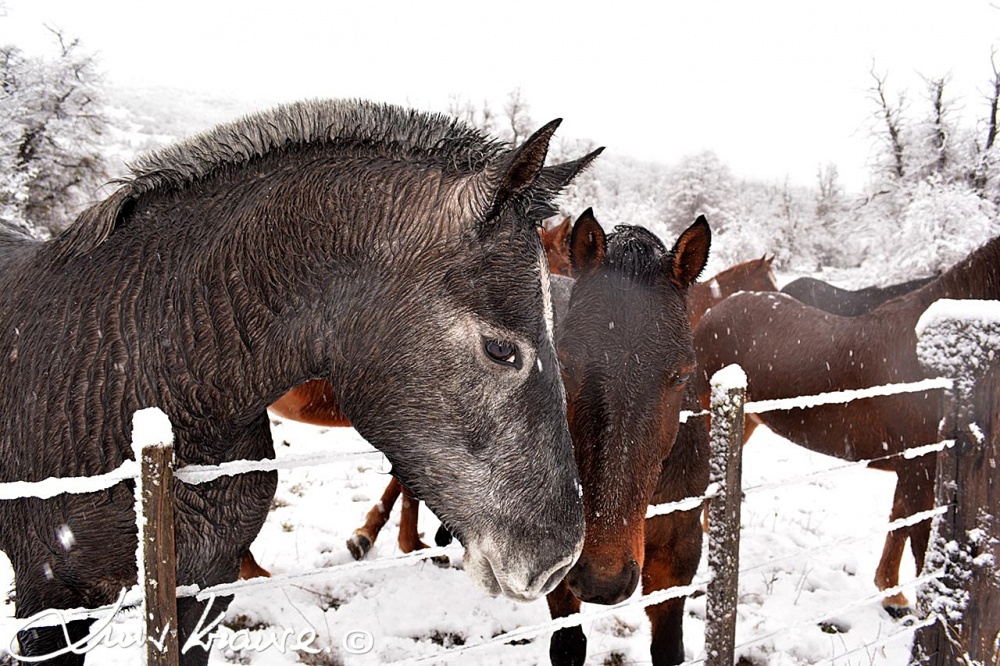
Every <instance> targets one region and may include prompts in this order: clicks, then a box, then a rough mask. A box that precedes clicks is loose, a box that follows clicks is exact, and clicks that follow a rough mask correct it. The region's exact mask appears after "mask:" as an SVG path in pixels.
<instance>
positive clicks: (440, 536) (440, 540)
mask: <svg viewBox="0 0 1000 666" xmlns="http://www.w3.org/2000/svg"><path fill="white" fill-rule="evenodd" d="M452 539H454V537H453V536H452V535H451V532H449V531H448V528H447V527H445V526H444V525H442V526H441V527H439V528H438V531H437V532H435V533H434V543H436V544H437V545H439V546H441V547H442V548H444V547H445V546H447V545H449V544H451V542H452Z"/></svg>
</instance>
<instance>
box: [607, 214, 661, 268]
mask: <svg viewBox="0 0 1000 666" xmlns="http://www.w3.org/2000/svg"><path fill="white" fill-rule="evenodd" d="M666 252H667V248H666V246H664V244H663V241H661V240H660V239H659V238H658V237H657V236H656V235H655V234H654V233H652V232H651V231H649V230H648V229H645V228H643V227H636V226H632V225H627V224H619V225H618V226H616V227H615V230H614V231H613V232H612V233H610V234H608V254H607V262H608V267H609V268H611V269H612V270H613V271H615V272H616V273H618V274H621V275H622V276H624V277H627V278H630V279H633V280H636V281H639V282H643V283H648V282H651V281H652V280H653V278H654V277H655V276H656V275H657V273H658V271H659V266H660V257H661V256H663V255H664V254H666Z"/></svg>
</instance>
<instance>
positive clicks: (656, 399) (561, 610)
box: [548, 210, 710, 666]
mask: <svg viewBox="0 0 1000 666" xmlns="http://www.w3.org/2000/svg"><path fill="white" fill-rule="evenodd" d="M709 243H710V232H709V228H708V224H707V223H706V222H705V219H704V217H700V218H698V220H697V221H696V222H695V223H694V224H693V225H692V226H691V227H690V228H688V229H687V230H686V231H685V232H684V233H683V234H681V236H680V238H679V239H678V240H677V242H676V244H675V245H674V247H673V249H672V250H670V251H669V252H668V251H667V250H666V248H665V247H664V246H663V244H662V243H661V242H660V241H659V239H657V238H656V236H654V235H653V234H652V233H650V232H649V231H647V230H645V229H643V228H641V227H629V226H619V227H616V229H615V231H614V233H612V234H610V235H608V236H605V234H604V232H603V230H602V229H601V227H600V225H598V223H597V221H596V220H595V219H594V217H593V215H592V213H591V212H590V211H589V210H588V211H587V212H585V213H584V214H583V215H582V216H581V217H580V219H579V220H578V221H577V223H576V225H575V226H574V228H573V234H572V238H571V243H570V248H571V259H572V263H573V270H574V272H575V273H576V275H577V276H578V278H577V282H576V284H575V285H574V287H573V292H572V295H571V298H570V303H569V310H568V312H567V314H566V316H565V319H564V320H563V324H562V326H561V327H560V329H559V331H558V332H557V350H558V353H559V359H560V362H561V363H562V365H563V381H564V384H565V386H566V403H567V412H566V413H567V419H568V421H569V426H570V433H571V434H572V437H573V451H574V453H575V454H576V461H577V466H578V468H579V470H580V481H581V483H582V484H583V500H584V512H585V515H586V537H585V540H584V547H583V553H582V554H581V555H580V559H579V560H578V561H577V564H576V565H575V566H574V567H573V569H572V570H571V571H570V573H569V574H568V575H567V576H566V579H565V580H564V581H563V583H562V584H560V585H559V586H558V587H557V588H556V589H555V590H554V591H553V592H552V593H551V594H550V595H549V597H548V602H549V610H550V612H551V613H552V616H553V617H565V616H567V615H570V614H572V613H575V612H577V611H578V610H579V607H580V602H581V601H585V602H593V603H600V604H613V603H617V602H619V601H621V600H623V599H625V598H627V597H628V596H629V595H631V594H632V592H633V591H634V590H635V588H636V586H637V584H638V583H639V580H640V578H641V580H642V587H643V591H644V592H646V593H649V592H652V591H654V590H660V589H665V588H668V587H672V586H675V585H686V584H688V583H690V582H691V580H692V578H693V577H694V574H695V571H696V569H697V567H698V560H699V557H700V554H701V543H702V531H701V525H700V520H699V514H700V507H698V508H695V509H691V510H688V511H681V512H675V513H672V514H668V515H662V516H657V517H655V518H651V519H649V520H647V519H646V518H645V515H646V509H647V507H648V506H649V504H650V503H663V502H671V501H676V500H680V499H684V498H686V497H690V496H697V495H700V494H702V493H703V492H704V490H705V487H706V485H707V483H708V455H709V454H708V433H707V430H706V428H705V423H704V419H691V420H690V421H689V423H687V424H685V426H684V427H683V428H680V427H679V412H680V409H681V407H682V406H684V407H686V408H691V407H696V406H697V399H696V397H695V393H694V392H693V391H692V390H689V387H688V379H689V378H690V377H691V376H692V375H693V374H694V371H695V356H694V350H693V348H692V346H691V328H690V325H689V324H688V320H687V313H686V303H685V296H686V293H687V291H688V289H689V288H690V286H691V284H692V283H694V281H695V279H696V278H697V277H698V274H699V273H700V272H701V271H702V269H703V268H704V265H705V261H706V259H707V256H708V249H709ZM678 430H680V434H678ZM683 610H684V599H683V598H681V599H675V600H671V601H667V602H664V603H662V604H659V605H656V606H650V607H649V608H647V614H648V616H649V619H650V622H651V625H652V645H651V654H652V657H653V663H654V664H677V663H680V662H682V661H683V660H684V646H683V635H682V620H683ZM550 656H551V657H552V661H553V663H554V664H558V665H560V666H561V665H564V664H582V663H583V661H584V657H585V656H586V638H585V637H584V635H583V631H582V629H581V628H580V627H579V626H577V627H572V628H569V629H561V630H559V631H557V632H555V633H554V634H553V636H552V642H551V645H550Z"/></svg>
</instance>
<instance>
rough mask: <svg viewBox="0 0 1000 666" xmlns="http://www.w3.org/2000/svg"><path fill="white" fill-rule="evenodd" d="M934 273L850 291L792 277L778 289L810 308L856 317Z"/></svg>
mask: <svg viewBox="0 0 1000 666" xmlns="http://www.w3.org/2000/svg"><path fill="white" fill-rule="evenodd" d="M937 278H938V276H937V275H933V276H931V277H925V278H917V279H916V280H909V281H907V282H900V283H899V284H891V285H889V286H887V287H865V288H864V289H858V290H856V291H851V290H850V289H841V288H840V287H836V286H834V285H832V284H830V283H829V282H823V281H822V280H817V279H816V278H812V277H800V278H798V279H796V280H792V281H791V282H789V283H788V284H786V285H785V286H784V287H782V288H781V292H782V293H784V294H788V295H789V296H791V297H792V298H794V299H795V300H797V301H800V302H802V303H805V304H806V305H811V306H813V307H814V308H819V309H820V310H825V311H826V312H829V313H830V314H835V315H840V316H841V317H857V316H858V315H863V314H865V313H866V312H869V311H870V310H872V309H874V308H877V307H878V306H880V305H882V304H883V303H885V302H886V301H888V300H890V299H893V298H896V297H897V296H903V295H904V294H908V293H910V292H911V291H914V290H915V289H919V288H920V287H923V286H924V285H925V284H928V283H929V282H931V281H933V280H936V279H937Z"/></svg>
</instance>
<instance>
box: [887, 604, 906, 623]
mask: <svg viewBox="0 0 1000 666" xmlns="http://www.w3.org/2000/svg"><path fill="white" fill-rule="evenodd" d="M883 608H885V612H886V613H888V614H889V617H891V618H892V619H893V620H902V619H905V618H907V617H909V616H911V615H913V609H912V608H910V607H909V606H883Z"/></svg>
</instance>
